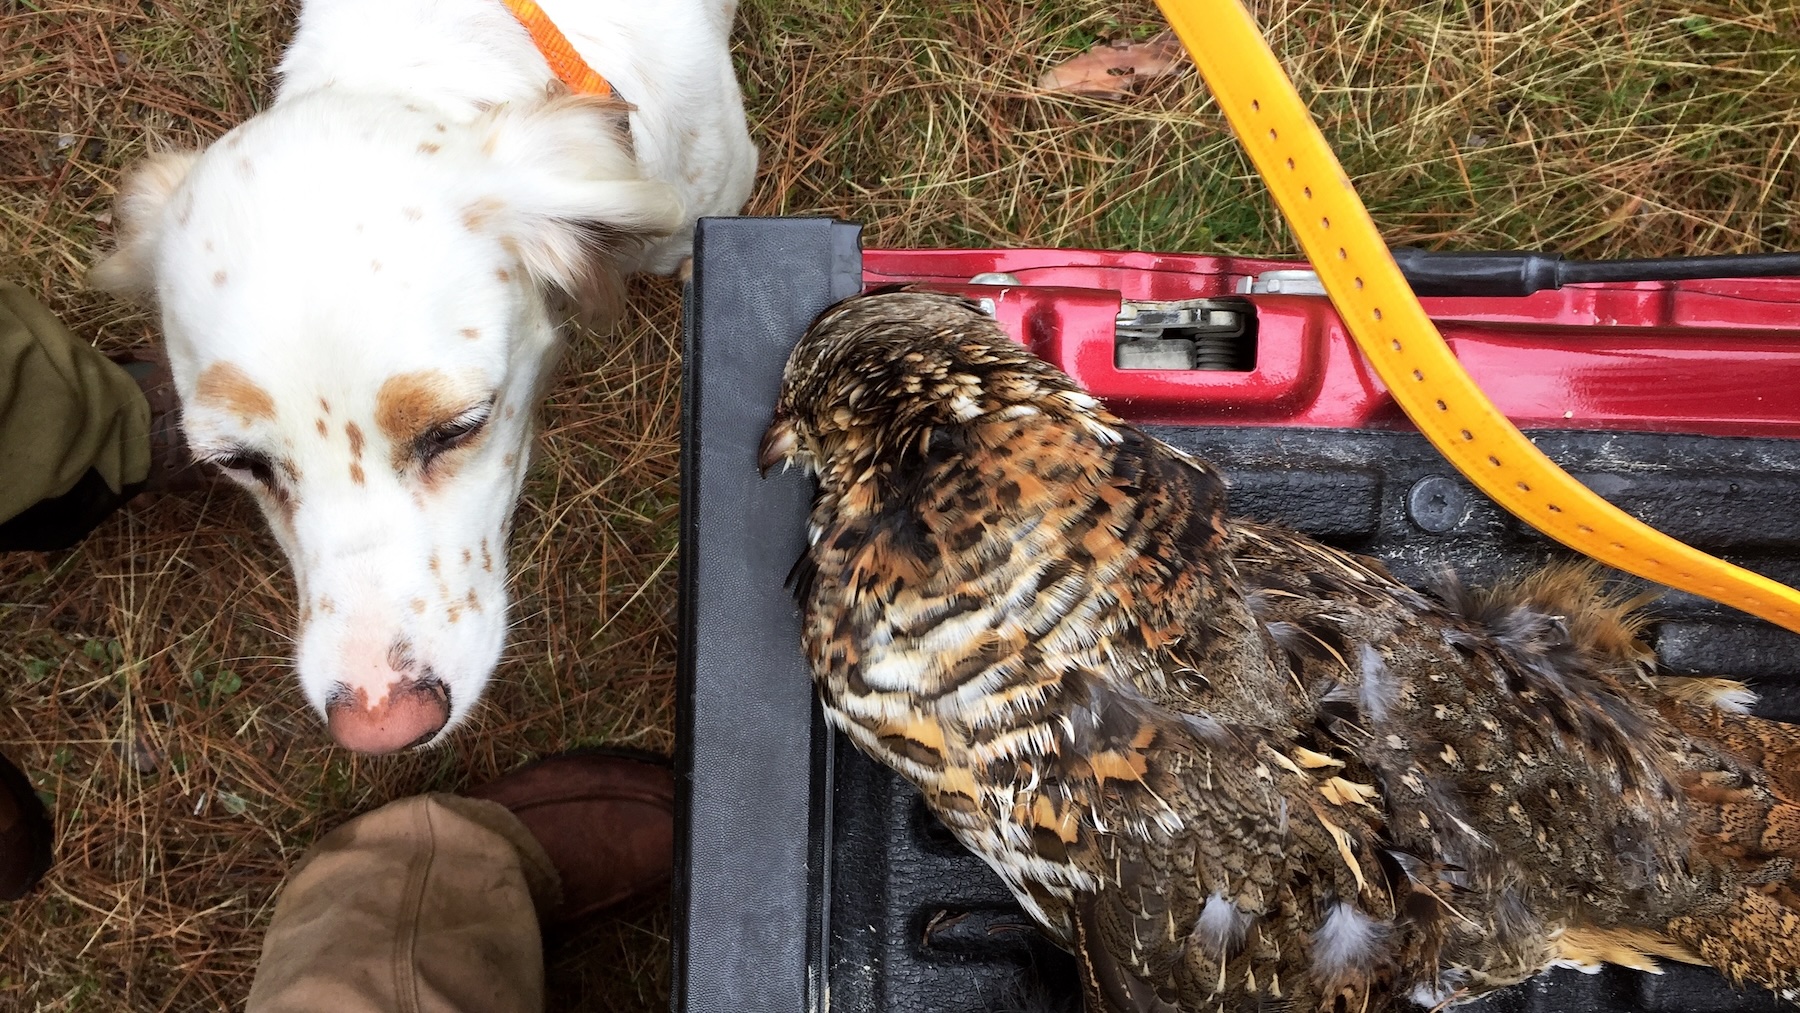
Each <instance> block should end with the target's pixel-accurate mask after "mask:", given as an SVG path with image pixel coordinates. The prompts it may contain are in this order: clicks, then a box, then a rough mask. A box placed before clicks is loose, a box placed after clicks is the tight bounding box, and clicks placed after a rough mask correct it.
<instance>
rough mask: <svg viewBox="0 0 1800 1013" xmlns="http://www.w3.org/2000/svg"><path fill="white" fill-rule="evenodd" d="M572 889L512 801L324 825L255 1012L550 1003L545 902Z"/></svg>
mask: <svg viewBox="0 0 1800 1013" xmlns="http://www.w3.org/2000/svg"><path fill="white" fill-rule="evenodd" d="M560 895H561V886H560V884H559V883H558V881H557V875H556V869H555V867H554V866H552V865H551V864H550V859H549V857H548V856H546V855H545V854H544V849H543V848H542V847H540V846H539V845H538V843H537V841H536V840H535V839H534V838H532V836H531V832H530V831H529V830H526V829H525V825H524V824H523V823H520V822H519V821H518V819H517V818H515V817H514V816H513V814H512V813H510V812H508V811H507V810H506V809H505V808H503V807H501V806H499V805H496V804H495V803H493V802H487V801H483V800H481V799H472V798H463V797H462V796H459V795H418V796H414V797H412V798H406V799H401V800H400V801H398V802H392V803H389V804H388V805H386V806H383V807H382V808H380V809H377V810H375V811H374V812H371V813H367V814H364V815H362V816H359V817H357V818H356V819H354V820H351V821H350V822H349V823H346V824H344V825H343V826H341V827H339V828H338V829H336V830H334V831H332V832H331V833H329V834H327V835H325V837H324V838H322V839H321V840H320V841H319V842H318V843H317V844H315V845H314V846H313V848H312V850H311V851H309V852H307V854H306V857H305V858H303V859H301V861H300V864H299V865H297V866H296V867H295V868H294V871H293V872H292V873H291V874H290V875H289V877H288V882H287V885H286V886H285V887H283V888H282V891H281V897H280V898H279V899H278V900H277V901H276V904H275V915H274V917H273V919H271V921H270V923H269V931H268V934H267V935H266V936H264V938H263V951H262V960H261V962H260V963H259V964H258V966H257V969H256V980H255V981H254V982H253V983H252V984H251V986H250V999H249V1002H248V1004H247V1007H246V1013H319V1011H325V1010H329V1011H330V1013H543V1008H544V954H543V943H542V941H541V939H540V936H539V929H538V912H539V911H540V910H548V909H549V908H550V907H553V906H554V905H555V904H557V903H558V901H559V900H560Z"/></svg>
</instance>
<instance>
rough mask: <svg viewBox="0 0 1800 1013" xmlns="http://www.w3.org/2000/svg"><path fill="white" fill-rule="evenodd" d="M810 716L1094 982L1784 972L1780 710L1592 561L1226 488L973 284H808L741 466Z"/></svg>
mask: <svg viewBox="0 0 1800 1013" xmlns="http://www.w3.org/2000/svg"><path fill="white" fill-rule="evenodd" d="M783 460H786V461H791V462H793V463H795V464H798V465H800V466H801V467H803V468H805V469H807V470H808V471H810V472H811V473H812V474H814V475H815V476H816V477H817V480H818V491H817V495H816V498H815V499H814V502H813V507H812V514H811V518H810V528H809V536H810V548H809V550H808V551H807V554H806V556H805V557H804V558H803V559H802V560H801V562H800V565H799V566H798V567H796V571H795V578H794V579H795V583H796V591H797V593H798V595H799V598H800V602H801V606H802V608H803V610H804V623H803V628H804V647H805V651H806V654H807V656H808V658H809V660H810V662H811V664H812V666H813V671H814V674H815V679H816V682H817V684H818V687H819V691H820V693H821V695H822V696H823V699H824V704H825V709H826V711H827V713H828V714H829V715H830V718H831V721H832V722H833V724H835V725H836V726H837V727H838V728H841V729H842V730H843V731H844V732H845V733H847V734H848V735H849V736H850V738H851V739H852V740H853V741H855V742H856V744H857V745H858V746H859V747H861V748H862V749H864V750H866V751H867V752H869V753H870V754H871V755H873V756H874V757H876V758H877V759H879V760H880V761H882V762H883V763H886V764H888V765H889V766H891V767H892V768H894V769H895V770H897V771H899V772H900V773H901V774H902V775H904V776H905V777H906V778H908V779H909V780H911V781H912V782H913V783H915V784H916V785H918V787H919V788H920V789H921V791H922V792H923V793H924V795H925V798H926V799H927V801H928V802H929V804H930V806H931V808H932V809H933V810H934V811H935V812H936V813H937V815H938V816H939V817H940V818H941V819H942V820H943V822H944V823H945V824H946V825H947V826H948V827H949V828H950V829H951V831H952V832H953V833H954V834H955V835H956V836H957V838H958V839H959V840H961V841H962V842H963V843H964V844H965V845H967V846H968V847H969V848H970V849H972V850H973V851H974V852H975V853H976V854H978V855H980V856H981V857H982V858H984V859H986V861H987V862H988V863H989V864H990V865H991V866H993V868H994V869H995V871H997V872H998V873H999V874H1000V875H1001V877H1002V878H1004V879H1005V881H1006V883H1007V884H1008V885H1009V886H1010V887H1011V889H1012V891H1013V893H1014V894H1015V895H1017V897H1018V900H1019V902H1020V903H1021V904H1022V905H1023V906H1024V907H1025V909H1026V910H1027V911H1028V912H1029V913H1030V914H1031V915H1032V916H1033V917H1034V918H1035V919H1036V920H1037V921H1038V922H1039V923H1040V924H1041V925H1042V926H1043V928H1044V930H1045V931H1047V932H1048V933H1049V934H1050V935H1051V936H1052V937H1054V938H1055V939H1056V940H1058V941H1059V942H1060V943H1061V944H1062V945H1064V946H1065V947H1067V948H1068V949H1070V950H1072V951H1073V952H1074V953H1075V954H1076V955H1077V957H1078V959H1079V961H1080V966H1081V973H1082V980H1083V982H1084V989H1085V1000H1086V1002H1087V1007H1088V1009H1089V1010H1090V1013H1099V1011H1102V1010H1113V1011H1121V1013H1123V1011H1131V1013H1140V1011H1173V1010H1183V1011H1185V1010H1194V1011H1198V1010H1214V1009H1222V1010H1249V1009H1261V1010H1269V1009H1278V1010H1279V1009H1291V1010H1295V1011H1311V1010H1341V1011H1348V1013H1358V1011H1362V1010H1370V1009H1383V1008H1387V1007H1389V1006H1403V1005H1404V1003H1403V1000H1405V999H1411V1000H1412V1001H1414V1002H1418V1003H1422V1004H1424V1005H1426V1006H1433V1005H1438V1004H1442V1003H1445V1002H1449V1001H1455V1000H1458V999H1461V998H1465V997H1468V996H1472V995H1475V994H1479V993H1480V992H1482V991H1485V990H1487V989H1491V988H1495V987H1498V986H1501V985H1506V984H1509V983H1512V982H1516V981H1519V980H1521V979H1523V978H1525V977H1527V976H1529V975H1531V974H1534V973H1536V972H1537V971H1539V970H1541V969H1543V968H1545V967H1547V966H1550V965H1553V964H1556V963H1559V962H1562V963H1574V964H1579V965H1593V964H1596V963H1599V962H1604V961H1610V962H1615V963H1620V964H1625V965H1628V966H1634V967H1645V968H1648V967H1651V966H1654V963H1655V961H1657V960H1659V959H1668V960H1677V961H1688V962H1694V963H1703V964H1711V965H1713V966H1715V967H1718V968H1719V969H1721V970H1722V971H1724V972H1725V973H1726V974H1728V975H1729V976H1731V977H1732V978H1733V979H1735V980H1738V981H1742V982H1755V983H1759V984H1762V985H1765V986H1768V987H1771V988H1775V989H1778V990H1791V989H1794V988H1795V987H1796V986H1800V895H1797V894H1796V892H1795V891H1796V887H1800V875H1797V874H1796V870H1795V865H1794V863H1795V861H1796V859H1800V808H1797V807H1796V803H1797V802H1800V762H1796V761H1797V760H1800V752H1797V751H1796V750H1797V747H1800V735H1796V733H1795V731H1794V730H1792V729H1790V728H1789V727H1787V726H1785V725H1780V724H1775V723H1772V722H1767V721H1763V720H1759V719H1757V718H1754V717H1751V716H1748V715H1747V714H1745V713H1742V706H1741V701H1740V699H1739V696H1738V694H1737V692H1736V691H1735V690H1734V689H1733V687H1735V684H1729V683H1723V682H1721V681H1712V680H1701V681H1696V682H1692V683H1677V682H1673V681H1669V680H1660V679H1658V678H1657V676H1656V670H1655V659H1654V658H1653V657H1652V656H1651V655H1650V653H1649V652H1648V651H1647V649H1646V648H1644V647H1643V646H1642V645H1641V644H1640V643H1639V641H1638V638H1637V636H1636V634H1637V632H1638V630H1637V627H1636V625H1635V621H1634V619H1633V617H1632V614H1631V613H1630V611H1629V609H1628V608H1627V607H1626V606H1625V605H1623V604H1621V603H1620V602H1619V601H1618V600H1616V598H1609V597H1607V596H1606V594H1604V593H1603V591H1602V586H1601V584H1600V582H1599V581H1598V579H1597V577H1596V575H1595V573H1594V572H1593V571H1592V570H1585V569H1579V568H1574V567H1568V566H1564V567H1559V568H1553V569H1550V570H1546V571H1543V572H1540V573H1537V574H1534V575H1531V576H1529V577H1526V578H1524V579H1523V580H1521V581H1519V582H1517V583H1515V584H1513V585H1512V586H1509V587H1505V588H1502V589H1496V590H1492V591H1488V592H1473V591H1467V590H1464V589H1461V588H1459V587H1457V586H1455V585H1454V584H1453V583H1452V582H1449V581H1446V586H1445V587H1444V588H1442V589H1440V590H1439V591H1438V593H1437V594H1436V595H1434V596H1428V595H1426V594H1423V593H1420V592H1418V591H1415V590H1413V589H1412V588H1409V587H1407V586H1405V585H1403V584H1401V583H1399V582H1398V581H1396V580H1395V579H1394V578H1393V577H1391V576H1390V575H1389V574H1388V573H1387V572H1386V571H1385V570H1384V569H1383V568H1382V567H1381V565H1380V564H1378V563H1376V562H1374V561H1372V560H1369V559H1366V558H1363V557H1359V556H1356V555H1354V554H1351V553H1348V552H1343V551H1340V550H1337V549H1334V548H1330V547H1327V546H1324V545H1321V544H1319V543H1317V542H1314V541H1312V540H1311V539H1309V538H1307V537H1305V536H1303V535H1300V534H1296V533H1294V532H1292V531H1287V530H1283V529H1280V528H1276V527H1271V526H1267V525H1262V524H1256V523H1251V522H1248V521H1242V520H1234V519H1231V518H1230V517H1228V515H1227V513H1226V496H1225V485H1224V482H1223V480H1222V479H1221V478H1220V476H1219V474H1218V473H1217V472H1216V471H1214V470H1213V468H1211V467H1210V466H1209V465H1207V464H1206V463H1205V462H1204V461H1200V460H1196V459H1194V458H1192V457H1189V456H1187V455H1185V454H1183V453H1181V452H1179V451H1176V450H1174V449H1172V448H1170V447H1168V446H1166V445H1164V444H1162V443H1160V442H1158V441H1157V440H1155V439H1153V438H1151V437H1149V436H1147V435H1145V434H1144V433H1142V432H1140V431H1139V430H1138V429H1136V428H1134V427H1132V426H1131V425H1129V424H1127V423H1125V422H1123V421H1121V420H1120V419H1119V418H1117V417H1116V416H1114V415H1112V414H1111V413H1109V412H1108V411H1107V410H1106V409H1105V408H1104V407H1103V406H1102V405H1101V404H1099V403H1098V402H1097V401H1096V400H1095V399H1094V398H1093V397H1091V396H1089V395H1088V394H1087V393H1085V392H1083V391H1082V390H1081V389H1080V388H1079V387H1077V386H1076V385H1075V383H1074V382H1073V381H1072V380H1070V379H1069V378H1068V377H1067V376H1066V375H1064V374H1063V373H1062V372H1060V371H1059V370H1057V369H1055V368H1053V367H1052V366H1050V365H1048V364H1046V363H1045V362H1043V361H1041V360H1039V359H1038V358H1036V357H1035V356H1033V355H1032V354H1031V353H1030V352H1028V351H1027V350H1025V349H1024V348H1023V347H1021V346H1019V345H1017V344H1015V343H1014V342H1012V341H1010V340H1008V339H1007V337H1006V336H1005V335H1004V334H1003V333H1002V332H1001V331H1000V329H999V328H998V327H997V325H996V324H995V323H994V322H993V321H992V320H990V319H989V318H988V317H986V316H984V315H983V314H982V313H981V312H980V311H979V309H977V308H976V307H974V306H972V305H970V304H969V303H967V302H965V301H962V300H959V299H956V298H952V297H947V296H942V295H933V294H928V293H923V292H916V291H896V292H885V293H878V294H874V295H869V296H863V297H859V298H854V299H851V300H848V301H846V302H843V303H840V304H838V305H837V306H835V307H833V308H831V309H830V310H828V311H827V312H826V313H825V314H824V315H823V316H821V317H820V318H819V320H818V321H817V322H816V323H815V324H814V325H813V326H812V328H811V329H810V330H809V331H808V333H807V334H806V336H805V337H804V338H802V339H801V341H800V343H799V345H798V347H796V348H795V349H794V352H793V356H792V358H791V359H790V360H789V362H788V366H787V372H786V377H785V381H784V385H783V389H782V393H781V398H780V403H779V404H778V406H777V408H776V411H775V419H774V423H773V425H772V426H771V427H770V429H769V432H768V435H767V437H766V438H765V440H764V443H763V453H762V459H761V464H762V466H763V467H764V468H765V469H766V468H767V467H769V466H770V465H772V464H775V463H778V462H780V461H783Z"/></svg>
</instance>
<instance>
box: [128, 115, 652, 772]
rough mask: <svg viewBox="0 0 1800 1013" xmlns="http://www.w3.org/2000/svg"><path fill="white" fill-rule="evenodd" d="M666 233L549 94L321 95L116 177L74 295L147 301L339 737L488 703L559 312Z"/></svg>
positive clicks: (598, 291) (626, 175)
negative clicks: (271, 569)
mask: <svg viewBox="0 0 1800 1013" xmlns="http://www.w3.org/2000/svg"><path fill="white" fill-rule="evenodd" d="M681 217H682V216H681V208H680V207H679V204H678V201H677V199H676V198H675V196H674V194H673V192H672V190H671V189H670V188H668V187H666V186H664V185H663V184H660V183H656V182H651V181H647V180H645V179H642V178H641V177H640V175H639V173H638V170H637V167H636V164H635V162H634V160H633V158H632V156H631V151H630V146H629V140H628V137H627V135H626V133H625V123H624V115H623V112H622V108H621V107H620V106H619V105H617V104H616V103H609V102H606V101H604V100H594V99H585V98H574V97H568V96H564V97H558V98H547V99H546V100H544V101H542V102H540V103H536V104H533V105H532V106H530V107H529V108H518V107H515V106H501V107H498V108H495V109H492V110H490V111H489V112H487V113H486V114H484V115H483V116H481V117H480V118H478V119H476V120H475V121H473V122H466V121H465V122H456V121H453V120H451V119H449V118H447V117H445V116H443V115H440V114H437V113H434V112H433V111H432V110H429V109H424V108H420V107H417V106H405V107H401V106H398V105H394V104H391V103H388V102H384V101H380V100H377V99H374V98H363V97H358V96H354V95H344V94H334V93H332V92H331V91H329V90H326V91H319V92H314V93H311V94H307V95H301V96H297V97H295V98H293V99H291V100H288V101H284V102H281V103H278V104H277V105H276V106H274V107H273V108H272V109H270V110H269V111H267V112H264V113H262V114H260V115H258V116H257V117H255V118H253V119H251V120H249V121H248V122H246V123H244V124H243V125H241V126H239V127H238V128H236V129H235V130H233V131H231V132H230V133H229V134H227V135H226V136H225V137H223V138H222V139H220V140H219V141H218V142H217V143H215V144H213V145H212V146H211V147H209V148H208V149H206V150H205V151H204V152H201V153H191V152H190V153H180V154H169V155H162V156H158V157H155V158H152V159H151V160H150V161H148V162H147V163H146V164H144V165H143V166H142V167H140V168H139V169H138V170H137V171H136V172H135V173H134V174H133V175H132V176H131V177H130V179H129V181H128V183H127V184H126V186H125V188H124V192H123V195H122V198H121V205H120V209H119V215H118V218H119V222H120V245H119V249H118V251H117V252H116V253H114V254H113V255H112V256H111V257H109V258H108V259H106V260H105V261H103V262H102V263H100V264H99V265H98V266H97V267H96V268H95V271H94V275H93V281H94V283H95V284H96V285H97V286H99V287H101V288H106V289H111V290H115V291H138V292H143V293H147V294H150V295H153V296H154V298H155V301H156V303H157V305H158V306H159V308H160V310H161V314H162V324H163V331H164V340H165V344H166V346H167V350H168V357H169V363H170V367H171V370H172V372H173V373H174V377H175V385H176V389H177V391H178V392H179V394H180V396H181V402H182V427H183V430H184V432H185V433H186V436H187V440H188V443H189V446H190V447H191V448H192V450H193V452H194V455H195V456H196V457H197V458H199V459H202V460H205V461H210V462H212V463H214V464H216V465H218V466H219V467H220V468H222V469H224V471H225V472H226V473H227V474H228V475H230V476H231V478H232V479H233V480H235V481H236V482H237V483H238V484H239V485H241V486H243V487H244V488H246V489H247V490H249V492H250V494H251V495H252V496H254V497H255V498H256V501H257V503H258V504H259V505H260V506H261V508H262V511H263V513H264V515H265V516H266V517H267V518H268V522H269V525H270V527H271V528H272V529H273V530H274V533H275V536H276V538H277V540H278V541H279V542H280V544H281V547H282V548H283V550H285V552H286V554H287V556H288V559H289V560H290V561H291V563H292V564H293V567H294V574H295V580H296V584H297V585H298V589H299V594H300V615H299V624H298V629H299V636H298V654H297V657H296V659H295V664H296V667H297V669H298V671H299V675H300V682H301V685H302V687H303V688H304V690H305V693H306V696H307V698H308V699H309V700H310V701H311V702H312V704H313V706H314V707H316V708H317V709H318V710H319V712H320V713H321V714H322V715H323V716H324V717H325V719H326V721H327V724H328V725H329V727H330V729H331V732H332V735H333V736H334V737H335V738H336V739H337V740H338V742H340V743H341V744H343V745H344V746H347V747H349V748H351V749H356V750H359V751H363V752H371V753H381V752H390V751H393V750H397V749H401V748H404V747H407V746H410V745H415V744H423V743H427V742H431V741H434V740H436V739H437V738H439V737H441V736H442V735H444V734H445V733H446V732H447V731H448V730H449V729H450V728H452V727H454V726H455V725H456V723H457V722H458V721H460V720H461V719H462V718H463V717H464V716H466V715H467V714H468V712H469V710H470V708H471V707H472V706H473V705H474V703H475V702H476V700H477V699H478V698H479V697H480V694H481V691H482V688H483V687H484V686H485V684H486V683H487V680H488V678H489V676H490V675H491V673H492V671H493V668H494V666H495V664H496V663H497V662H498V659H499V655H500V649H501V646H502V642H503V640H504V634H505V629H506V605H507V602H506V585H505V575H506V534H507V529H508V525H509V519H510V517H511V514H512V510H513V505H514V502H515V500H516V498H517V496H518V492H519V488H520V484H521V482H522V481H523V478H524V474H525V468H526V463H527V459H528V456H529V451H530V443H531V438H532V430H533V424H534V418H535V414H536V406H537V402H538V400H539V396H540V394H541V388H542V386H543V384H544V382H545V380H546V374H547V373H548V372H549V371H550V368H551V366H552V364H553V362H554V358H555V350H556V326H555V323H556V320H555V313H556V307H558V306H559V305H561V303H562V300H563V299H565V298H566V299H567V300H568V301H570V302H573V303H574V304H575V306H576V308H578V309H581V310H585V311H587V312H588V313H589V314H590V315H592V314H595V313H599V312H603V311H604V310H605V308H606V305H607V302H608V299H609V298H610V297H611V296H612V295H613V294H614V292H615V291H616V288H615V286H616V270H615V267H614V264H615V263H617V262H618V260H619V258H622V257H628V256H630V255H631V253H632V252H633V247H634V246H635V244H636V243H637V242H639V241H641V240H643V239H648V238H651V237H657V236H661V235H666V234H668V233H669V232H670V231H672V230H674V229H675V228H676V227H678V226H679V225H680V223H681Z"/></svg>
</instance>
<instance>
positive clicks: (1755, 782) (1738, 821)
mask: <svg viewBox="0 0 1800 1013" xmlns="http://www.w3.org/2000/svg"><path fill="white" fill-rule="evenodd" d="M1659 708H1660V709H1661V710H1662V712H1663V716H1664V717H1665V718H1667V719H1668V720H1669V722H1670V723H1671V724H1673V725H1674V726H1675V727H1676V728H1678V729H1680V730H1681V731H1682V732H1683V733H1684V734H1685V735H1687V736H1688V737H1689V740H1690V741H1691V742H1692V743H1693V748H1694V749H1695V750H1696V752H1695V753H1694V754H1693V755H1691V756H1690V757H1688V760H1689V762H1688V763H1687V764H1686V767H1687V770H1686V772H1685V774H1684V777H1683V784H1682V787H1683V788H1684V789H1685V791H1686V794H1687V798H1688V802H1689V809H1690V812H1691V813H1692V814H1693V821H1694V822H1693V854H1694V857H1695V858H1696V859H1699V860H1701V861H1707V860H1710V861H1712V862H1714V863H1716V864H1717V866H1718V868H1719V869H1720V871H1721V882H1722V883H1723V884H1724V885H1725V888H1726V894H1727V899H1726V903H1725V904H1724V905H1723V906H1722V908H1721V909H1720V910H1717V911H1705V912H1699V911H1697V912H1696V913H1693V914H1689V915H1685V916H1683V917H1680V918H1677V919H1675V920H1674V921H1672V922H1671V923H1670V924H1669V926H1668V931H1669V934H1670V935H1671V936H1673V937H1674V938H1675V939H1677V940H1679V941H1680V942H1682V943H1685V944H1686V945H1688V946H1689V947H1691V948H1692V949H1693V950H1694V951H1695V952H1697V953H1699V954H1700V955H1701V956H1702V957H1704V958H1705V959H1706V962H1707V963H1709V964H1712V965H1713V966H1715V967H1717V968H1719V970H1721V971H1723V972H1724V973H1725V974H1727V975H1728V976H1730V977H1732V978H1733V979H1735V980H1737V981H1740V982H1746V981H1747V982H1755V983H1757V984H1760V985H1763V986H1765V987H1767V988H1770V989H1774V990H1777V991H1787V990H1791V989H1794V988H1796V987H1800V726H1795V725H1788V724H1784V723H1781V722H1777V721H1769V720H1765V719H1763V718H1758V717H1753V716H1751V715H1748V714H1741V713H1734V712H1732V711H1730V710H1725V709H1721V708H1719V707H1716V706H1696V705H1694V704H1692V703H1684V702H1682V701H1680V700H1677V699H1675V698H1673V697H1665V698H1664V699H1663V700H1661V701H1659Z"/></svg>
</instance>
